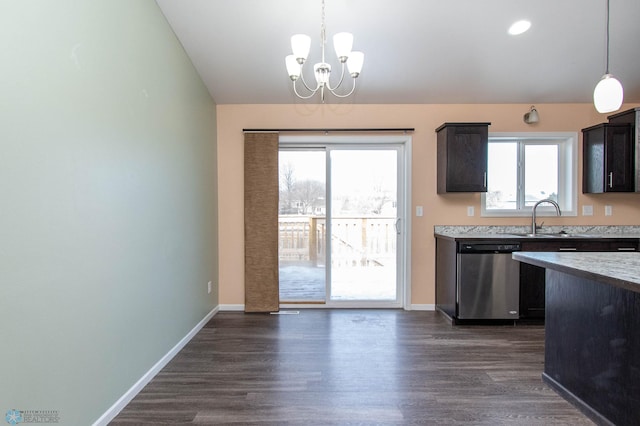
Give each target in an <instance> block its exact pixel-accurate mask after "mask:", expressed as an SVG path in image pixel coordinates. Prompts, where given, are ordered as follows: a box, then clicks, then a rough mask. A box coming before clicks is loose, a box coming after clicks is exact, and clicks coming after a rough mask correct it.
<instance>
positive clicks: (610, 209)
mask: <svg viewBox="0 0 640 426" xmlns="http://www.w3.org/2000/svg"><path fill="white" fill-rule="evenodd" d="M604 215H605V216H611V215H613V207H611V206H604Z"/></svg>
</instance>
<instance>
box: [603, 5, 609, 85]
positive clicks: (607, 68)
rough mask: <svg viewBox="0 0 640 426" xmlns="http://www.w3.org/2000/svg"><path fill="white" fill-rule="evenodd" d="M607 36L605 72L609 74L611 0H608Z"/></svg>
mask: <svg viewBox="0 0 640 426" xmlns="http://www.w3.org/2000/svg"><path fill="white" fill-rule="evenodd" d="M606 16H607V31H606V34H607V36H606V37H607V38H606V43H607V62H606V64H607V65H606V67H605V72H604V73H605V74H609V0H607V15H606Z"/></svg>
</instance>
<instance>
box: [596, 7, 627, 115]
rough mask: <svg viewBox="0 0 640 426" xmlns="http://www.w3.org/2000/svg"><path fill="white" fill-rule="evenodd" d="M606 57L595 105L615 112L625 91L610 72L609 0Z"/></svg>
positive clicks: (597, 88) (602, 110) (602, 109)
mask: <svg viewBox="0 0 640 426" xmlns="http://www.w3.org/2000/svg"><path fill="white" fill-rule="evenodd" d="M606 12H607V14H606V36H607V38H606V49H607V50H606V57H607V65H606V67H605V72H604V75H603V76H602V78H601V79H600V82H598V84H597V85H596V88H595V89H594V90H593V105H594V106H595V107H596V110H598V112H599V113H607V112H614V111H617V110H619V109H620V107H621V106H622V100H623V98H624V92H623V90H622V84H621V83H620V82H619V81H618V80H617V79H616V78H615V77H614V76H613V75H611V74H609V0H607V10H606Z"/></svg>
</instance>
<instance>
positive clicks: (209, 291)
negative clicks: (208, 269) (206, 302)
mask: <svg viewBox="0 0 640 426" xmlns="http://www.w3.org/2000/svg"><path fill="white" fill-rule="evenodd" d="M207 293H208V294H211V281H209V282H208V283H207Z"/></svg>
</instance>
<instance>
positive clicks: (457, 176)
mask: <svg viewBox="0 0 640 426" xmlns="http://www.w3.org/2000/svg"><path fill="white" fill-rule="evenodd" d="M488 133H489V129H488V123H478V124H477V125H474V124H472V123H469V124H465V125H445V126H444V127H440V128H439V131H438V193H444V192H486V191H487V158H488V151H489V145H488V144H489V139H488V136H489V135H488Z"/></svg>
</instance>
